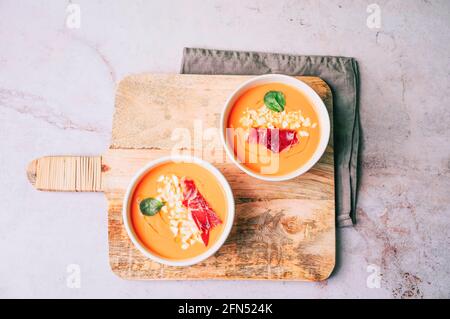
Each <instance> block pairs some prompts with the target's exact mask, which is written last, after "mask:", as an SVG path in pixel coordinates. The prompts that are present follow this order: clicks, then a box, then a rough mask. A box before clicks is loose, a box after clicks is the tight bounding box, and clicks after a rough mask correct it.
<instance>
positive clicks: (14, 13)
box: [0, 0, 450, 298]
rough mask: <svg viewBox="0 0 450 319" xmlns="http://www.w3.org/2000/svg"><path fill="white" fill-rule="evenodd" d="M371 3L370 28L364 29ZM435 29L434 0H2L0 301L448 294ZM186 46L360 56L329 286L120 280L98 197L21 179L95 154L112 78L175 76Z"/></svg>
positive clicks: (448, 132) (448, 16)
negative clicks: (72, 269)
mask: <svg viewBox="0 0 450 319" xmlns="http://www.w3.org/2000/svg"><path fill="white" fill-rule="evenodd" d="M372 2H376V3H377V4H378V5H379V8H380V9H381V18H382V21H381V28H379V29H371V28H369V27H367V25H366V19H367V17H368V16H369V13H367V11H366V9H367V6H368V5H369V4H370V3H372ZM69 3H75V4H79V6H80V9H81V24H80V28H75V29H71V28H68V27H67V23H66V17H67V13H66V8H67V6H68V5H69ZM449 21H450V2H449V1H447V0H442V1H437V0H436V1H432V0H427V1H426V0H423V1H419V0H414V1H385V0H373V1H372V0H371V1H356V0H355V1H349V0H347V1H346V0H340V1H337V0H333V1H329V0H328V1H313V0H310V1H250V0H242V1H238V2H233V4H231V2H230V1H225V0H224V1H208V2H205V1H200V0H198V1H193V0H191V1H151V2H150V1H125V0H122V1H117V0H115V1H100V0H96V1H93V0H89V1H88V0H78V1H56V0H53V1H50V0H48V1H43V0H39V1H38V0H36V1H31V0H29V1H17V0H14V1H13V0H11V1H9V0H0V214H1V222H0V251H1V262H0V297H44V298H45V297H68V298H76V297H88V298H89V297H143V298H152V297H162V298H172V297H197V298H207V297H224V298H228V297H267V298H270V297H274V298H297V297H306V298H324V297H344V298H347V297H356V298H363V297H380V298H392V297H394V298H401V297H404V298H422V297H426V298H429V297H450V275H449V272H450V266H449V263H450V251H449V246H450V235H449V234H450V231H449V226H450V216H449V214H450V147H449V145H450V108H449V105H448V104H449V99H448V96H449V93H450V90H449V70H450V65H449V63H450V56H449V52H450V30H449V29H450V23H449ZM184 46H200V47H209V48H219V49H239V50H259V51H276V52H283V53H298V54H317V55H344V56H353V57H356V58H357V59H358V61H359V63H360V69H361V81H362V91H361V121H362V125H363V129H364V131H363V134H364V146H363V159H362V165H363V174H362V182H361V192H360V200H359V212H358V216H359V223H358V225H357V226H356V227H354V228H346V229H341V230H339V232H338V266H337V267H336V270H335V272H334V274H333V276H332V277H331V278H330V279H329V280H327V281H325V282H322V283H301V282H251V281H244V282H236V281H229V282H228V281H227V282H224V281H217V282H215V281H193V282H181V281H174V282H133V281H124V280H122V279H120V278H118V277H116V276H115V275H114V274H113V273H112V272H111V271H110V268H109V264H108V241H107V223H106V222H107V216H106V200H105V198H104V196H103V194H101V193H98V194H88V193H86V194H63V193H42V192H37V191H35V190H34V189H33V188H32V187H31V186H30V185H29V184H28V182H27V179H26V176H25V168H26V166H27V163H28V162H29V161H30V160H31V159H33V158H35V157H39V156H42V155H47V154H65V155H67V154H92V155H96V154H101V153H102V152H104V151H105V150H106V149H107V147H108V145H109V140H110V135H111V123H112V114H113V105H114V91H115V87H116V85H117V83H118V81H120V79H121V78H122V77H124V76H125V75H127V74H131V73H141V72H162V73H176V72H178V71H179V67H180V59H181V53H182V48H183V47H184ZM70 264H77V265H79V267H80V270H81V287H80V288H70V287H68V285H67V278H68V276H69V273H68V272H67V267H68V265H70ZM378 273H379V274H380V276H377V274H378ZM377 278H379V279H380V281H379V288H378V285H377V280H376V279H377ZM69 286H70V285H69Z"/></svg>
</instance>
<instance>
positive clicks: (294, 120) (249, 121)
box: [239, 105, 317, 137]
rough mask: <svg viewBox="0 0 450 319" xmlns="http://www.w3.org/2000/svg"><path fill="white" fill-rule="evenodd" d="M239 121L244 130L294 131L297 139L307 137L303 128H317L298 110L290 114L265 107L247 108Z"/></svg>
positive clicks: (307, 134) (315, 124)
mask: <svg viewBox="0 0 450 319" xmlns="http://www.w3.org/2000/svg"><path fill="white" fill-rule="evenodd" d="M239 121H240V123H241V124H242V126H244V128H269V129H273V128H278V129H290V130H296V131H297V133H298V134H297V135H298V136H299V137H305V136H309V133H308V132H307V131H305V130H304V129H303V128H309V127H311V128H315V127H316V126H317V123H311V119H310V118H309V117H306V118H305V117H303V116H302V112H301V111H300V110H298V111H291V112H286V111H282V112H273V111H271V110H269V109H268V108H267V107H266V106H265V105H263V106H261V107H260V108H259V109H257V110H253V109H248V108H247V109H246V110H245V112H244V114H243V116H242V117H241V118H240V120H239Z"/></svg>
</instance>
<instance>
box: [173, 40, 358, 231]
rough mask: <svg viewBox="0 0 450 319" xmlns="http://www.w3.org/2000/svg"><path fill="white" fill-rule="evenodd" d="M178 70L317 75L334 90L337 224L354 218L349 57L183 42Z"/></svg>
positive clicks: (354, 112)
mask: <svg viewBox="0 0 450 319" xmlns="http://www.w3.org/2000/svg"><path fill="white" fill-rule="evenodd" d="M181 73H190V74H230V75H232V74H235V75H259V74H266V73H279V74H287V75H309V76H318V77H321V78H322V79H323V80H325V82H327V84H328V85H329V86H330V87H331V90H332V92H333V116H334V122H333V126H334V162H335V193H336V215H337V220H336V222H337V225H338V226H340V227H343V226H351V225H353V223H356V200H357V185H358V151H359V140H360V139H359V137H360V124H359V107H358V102H359V101H358V98H359V72H358V64H357V62H356V60H355V59H353V58H346V57H332V56H303V55H287V54H276V53H260V52H238V51H223V50H209V49H197V48H185V49H184V52H183V62H182V67H181Z"/></svg>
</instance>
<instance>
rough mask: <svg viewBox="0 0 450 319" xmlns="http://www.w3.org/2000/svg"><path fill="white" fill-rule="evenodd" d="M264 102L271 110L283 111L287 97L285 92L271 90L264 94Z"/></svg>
mask: <svg viewBox="0 0 450 319" xmlns="http://www.w3.org/2000/svg"><path fill="white" fill-rule="evenodd" d="M264 104H265V105H266V107H267V108H268V109H269V110H272V111H274V112H283V111H284V106H285V105H286V99H285V97H284V94H283V92H280V91H269V92H267V93H266V95H264Z"/></svg>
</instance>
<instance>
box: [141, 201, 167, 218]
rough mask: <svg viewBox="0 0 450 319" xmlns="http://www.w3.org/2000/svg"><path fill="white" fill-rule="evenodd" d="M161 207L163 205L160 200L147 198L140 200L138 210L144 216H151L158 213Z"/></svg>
mask: <svg viewBox="0 0 450 319" xmlns="http://www.w3.org/2000/svg"><path fill="white" fill-rule="evenodd" d="M163 206H164V203H163V202H161V201H160V200H158V199H156V198H153V197H149V198H146V199H144V200H142V201H141V202H140V203H139V210H140V211H141V213H142V214H143V215H145V216H153V215H156V214H157V213H159V211H160V210H161V208H163Z"/></svg>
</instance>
